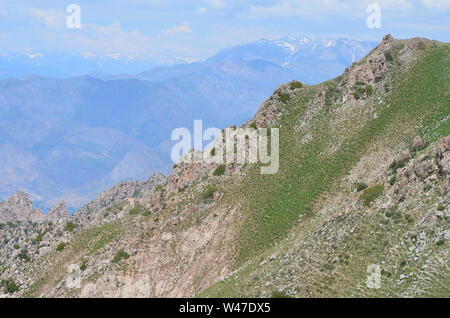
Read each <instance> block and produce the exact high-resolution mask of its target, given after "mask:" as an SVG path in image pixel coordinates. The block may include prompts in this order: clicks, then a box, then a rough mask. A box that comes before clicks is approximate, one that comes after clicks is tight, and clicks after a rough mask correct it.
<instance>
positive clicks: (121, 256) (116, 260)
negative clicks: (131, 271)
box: [111, 248, 130, 264]
mask: <svg viewBox="0 0 450 318" xmlns="http://www.w3.org/2000/svg"><path fill="white" fill-rule="evenodd" d="M128 258H130V254H128V253H127V252H125V251H124V249H123V248H121V249H120V250H118V251H117V253H116V255H114V257H113V259H112V261H111V262H113V263H114V264H116V263H119V262H120V261H121V260H123V259H128Z"/></svg>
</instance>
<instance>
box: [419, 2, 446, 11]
mask: <svg viewBox="0 0 450 318" xmlns="http://www.w3.org/2000/svg"><path fill="white" fill-rule="evenodd" d="M423 4H424V6H425V7H427V8H429V9H435V10H439V11H446V10H449V9H450V0H423Z"/></svg>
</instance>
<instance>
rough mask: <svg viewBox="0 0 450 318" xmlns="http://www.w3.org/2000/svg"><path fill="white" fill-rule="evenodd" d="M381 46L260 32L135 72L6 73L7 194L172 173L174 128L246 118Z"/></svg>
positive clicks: (77, 194)
mask: <svg viewBox="0 0 450 318" xmlns="http://www.w3.org/2000/svg"><path fill="white" fill-rule="evenodd" d="M375 45H376V44H375V43H361V42H356V41H351V40H345V39H340V40H333V41H332V40H326V39H319V40H317V39H316V40H314V39H306V38H299V39H283V40H279V41H267V40H261V41H258V42H255V43H250V44H246V45H241V46H237V47H234V48H230V49H226V50H223V51H221V52H219V53H218V54H217V55H215V56H213V57H211V58H210V59H208V60H206V61H204V62H198V63H193V64H183V65H176V66H172V67H157V68H154V69H151V70H149V71H145V72H141V73H138V74H137V75H107V74H102V73H98V72H97V73H95V74H91V75H90V76H79V77H71V78H67V79H55V78H51V77H42V76H27V77H22V78H20V79H15V78H12V79H11V78H9V79H4V80H0V167H1V169H0V199H4V198H6V197H8V196H10V195H12V194H13V193H15V192H16V191H17V190H23V191H25V192H28V193H30V194H31V195H32V197H33V198H34V200H35V201H39V202H41V205H42V206H43V207H48V206H51V205H52V204H54V203H56V201H58V200H65V201H66V202H67V205H68V207H69V208H76V207H79V206H80V205H82V204H83V203H85V202H87V201H88V200H90V199H92V198H94V197H95V196H96V195H97V194H98V193H99V192H101V191H103V190H105V189H107V188H109V187H111V186H112V185H114V184H116V183H118V182H120V181H122V180H127V179H131V178H133V179H137V180H143V179H145V178H148V177H149V176H150V175H151V174H153V173H154V172H156V171H160V172H163V173H168V172H169V171H170V169H171V167H172V165H173V163H172V162H171V161H170V150H171V141H170V135H171V132H172V130H173V129H174V128H177V127H187V128H189V129H192V128H193V127H192V126H193V121H194V120H195V119H202V120H203V122H204V126H205V127H207V126H208V127H211V126H215V127H220V128H222V127H227V126H230V125H233V124H240V123H242V122H244V121H245V120H247V119H248V118H249V117H250V116H252V115H253V114H254V113H255V112H256V110H257V109H258V107H259V106H260V104H261V103H262V102H263V101H264V100H265V99H266V98H267V96H269V95H270V94H271V93H272V92H273V90H274V89H275V88H276V87H277V86H278V85H279V84H281V83H282V82H287V81H291V80H293V79H297V80H300V81H304V82H306V83H315V82H318V81H322V80H325V79H328V78H332V77H334V76H335V75H337V74H339V73H341V72H342V71H343V70H344V68H345V67H346V66H348V65H350V64H351V63H352V62H353V61H354V60H357V59H358V58H359V57H360V56H363V55H365V54H366V53H367V52H368V51H369V50H370V49H371V48H372V47H374V46H375Z"/></svg>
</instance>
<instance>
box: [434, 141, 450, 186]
mask: <svg viewBox="0 0 450 318" xmlns="http://www.w3.org/2000/svg"><path fill="white" fill-rule="evenodd" d="M437 160H438V167H439V171H440V172H441V174H442V176H443V177H444V178H449V176H450V136H447V137H444V138H442V139H441V140H439V143H438V149H437Z"/></svg>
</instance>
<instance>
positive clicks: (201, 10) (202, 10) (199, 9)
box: [195, 7, 207, 14]
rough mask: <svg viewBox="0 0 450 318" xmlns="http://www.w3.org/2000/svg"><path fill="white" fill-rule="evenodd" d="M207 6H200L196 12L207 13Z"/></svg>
mask: <svg viewBox="0 0 450 318" xmlns="http://www.w3.org/2000/svg"><path fill="white" fill-rule="evenodd" d="M206 11H207V10H206V8H205V7H200V8H198V9H197V10H195V14H205V13H206Z"/></svg>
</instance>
